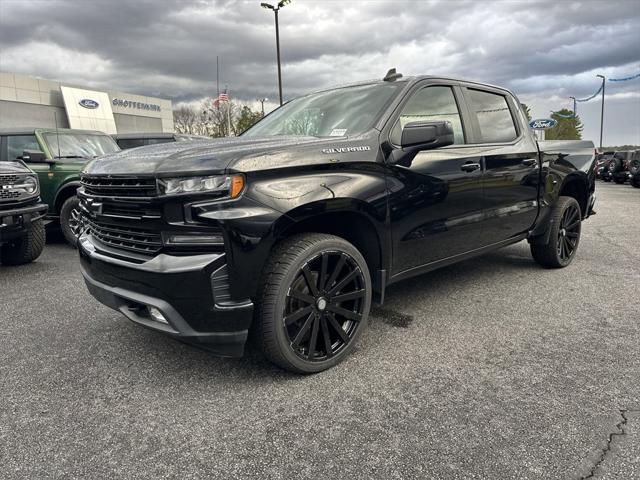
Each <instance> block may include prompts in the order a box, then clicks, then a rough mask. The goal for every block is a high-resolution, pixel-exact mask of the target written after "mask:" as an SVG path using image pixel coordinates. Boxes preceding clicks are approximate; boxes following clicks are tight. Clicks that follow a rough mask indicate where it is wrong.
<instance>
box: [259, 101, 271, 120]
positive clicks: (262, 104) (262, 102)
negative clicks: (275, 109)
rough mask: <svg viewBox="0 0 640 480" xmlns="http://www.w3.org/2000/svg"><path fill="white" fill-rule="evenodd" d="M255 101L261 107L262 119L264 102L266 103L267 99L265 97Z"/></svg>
mask: <svg viewBox="0 0 640 480" xmlns="http://www.w3.org/2000/svg"><path fill="white" fill-rule="evenodd" d="M257 100H258V101H259V102H260V104H261V106H262V116H263V117H264V102H266V101H268V100H269V99H268V98H266V97H265V98H258V99H257Z"/></svg>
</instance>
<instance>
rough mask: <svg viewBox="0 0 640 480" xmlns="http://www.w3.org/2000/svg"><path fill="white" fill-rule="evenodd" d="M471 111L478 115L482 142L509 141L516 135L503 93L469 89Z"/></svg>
mask: <svg viewBox="0 0 640 480" xmlns="http://www.w3.org/2000/svg"><path fill="white" fill-rule="evenodd" d="M468 91H469V95H470V97H471V105H470V108H471V112H472V113H475V114H476V116H477V117H478V124H479V125H480V135H481V137H482V138H481V142H482V143H501V142H510V141H511V140H515V139H516V138H517V137H518V133H517V131H516V126H515V124H514V123H513V117H512V116H511V110H509V104H508V103H507V99H506V98H505V97H504V95H499V94H497V93H489V92H482V91H480V90H472V89H469V90H468Z"/></svg>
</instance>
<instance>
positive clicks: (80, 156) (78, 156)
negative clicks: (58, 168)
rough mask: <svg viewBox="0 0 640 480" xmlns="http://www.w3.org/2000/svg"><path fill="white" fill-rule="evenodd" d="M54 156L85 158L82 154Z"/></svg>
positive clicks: (59, 156)
mask: <svg viewBox="0 0 640 480" xmlns="http://www.w3.org/2000/svg"><path fill="white" fill-rule="evenodd" d="M55 158H87V157H85V156H84V155H58V156H56V157H55Z"/></svg>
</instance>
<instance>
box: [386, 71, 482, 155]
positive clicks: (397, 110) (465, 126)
mask: <svg viewBox="0 0 640 480" xmlns="http://www.w3.org/2000/svg"><path fill="white" fill-rule="evenodd" d="M429 87H449V88H451V91H452V93H453V98H454V100H455V102H456V106H457V107H458V113H459V114H460V123H461V124H462V135H463V136H464V143H458V144H454V145H449V146H446V147H441V148H439V150H444V149H454V148H465V147H468V146H470V144H469V143H468V142H469V139H470V138H472V137H471V136H470V135H469V133H468V131H469V130H470V128H469V126H470V125H471V124H470V123H468V122H469V121H470V118H469V116H470V113H469V110H468V109H467V105H466V102H465V99H464V98H463V96H462V91H461V89H460V84H459V82H456V81H448V80H439V79H432V78H429V79H424V80H421V81H418V82H416V83H415V84H414V85H413V86H412V87H411V88H409V89H408V90H407V91H406V92H405V93H404V95H402V99H401V100H400V101H399V102H398V103H397V104H396V106H395V107H394V108H393V111H392V112H390V114H389V115H388V116H387V120H386V122H385V124H384V127H383V128H382V132H383V133H382V136H381V138H385V139H386V140H387V141H388V142H389V145H391V146H393V147H394V148H401V147H400V145H397V144H395V143H393V142H392V141H391V131H392V130H393V128H394V127H395V125H396V123H397V122H398V121H399V120H400V114H401V113H402V109H403V108H404V107H405V105H406V104H407V103H409V100H410V99H411V98H413V96H414V95H415V94H417V93H418V92H419V91H420V90H423V89H425V88H429Z"/></svg>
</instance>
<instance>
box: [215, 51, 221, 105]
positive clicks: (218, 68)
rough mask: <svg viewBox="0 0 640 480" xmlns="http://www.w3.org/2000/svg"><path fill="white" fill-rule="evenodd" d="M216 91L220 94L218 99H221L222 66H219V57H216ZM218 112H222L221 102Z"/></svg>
mask: <svg viewBox="0 0 640 480" xmlns="http://www.w3.org/2000/svg"><path fill="white" fill-rule="evenodd" d="M216 90H217V93H218V96H217V97H216V98H217V99H219V98H220V66H219V64H218V55H216ZM218 110H220V102H218Z"/></svg>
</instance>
